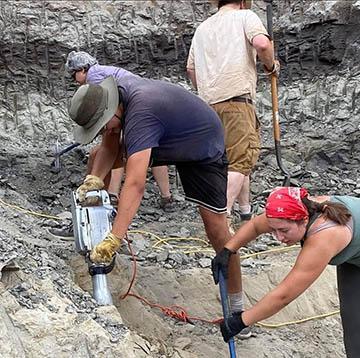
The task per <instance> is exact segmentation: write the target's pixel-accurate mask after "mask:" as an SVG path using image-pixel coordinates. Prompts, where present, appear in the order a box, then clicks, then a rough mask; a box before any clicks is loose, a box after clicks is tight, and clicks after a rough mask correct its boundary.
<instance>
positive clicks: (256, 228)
mask: <svg viewBox="0 0 360 358" xmlns="http://www.w3.org/2000/svg"><path fill="white" fill-rule="evenodd" d="M267 232H271V229H270V227H269V225H268V223H267V219H266V216H265V214H261V215H258V216H256V217H254V218H253V219H251V220H250V221H249V222H247V223H246V224H244V225H243V226H241V228H240V229H239V230H238V231H237V232H236V234H235V235H234V236H233V237H232V238H231V239H230V240H229V241H228V242H227V243H226V245H225V247H226V248H228V249H229V250H231V251H236V250H238V249H239V248H240V247H243V246H245V245H246V244H247V243H249V242H250V241H253V240H255V239H256V238H257V237H258V236H259V235H261V234H264V233H267Z"/></svg>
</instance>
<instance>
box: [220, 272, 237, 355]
mask: <svg viewBox="0 0 360 358" xmlns="http://www.w3.org/2000/svg"><path fill="white" fill-rule="evenodd" d="M219 288H220V297H221V305H222V310H223V315H224V319H226V318H227V317H229V315H230V306H229V301H228V295H227V283H226V280H225V278H224V276H223V274H222V272H221V270H220V269H219ZM228 344H229V351H230V358H236V351H235V341H234V338H230V340H229V342H228Z"/></svg>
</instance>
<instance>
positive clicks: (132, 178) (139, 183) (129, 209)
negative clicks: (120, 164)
mask: <svg viewBox="0 0 360 358" xmlns="http://www.w3.org/2000/svg"><path fill="white" fill-rule="evenodd" d="M150 155H151V148H150V149H145V150H143V151H141V152H138V153H135V154H133V155H131V156H130V158H129V159H128V160H127V162H126V178H125V183H124V186H123V188H122V190H121V194H120V199H119V204H118V212H117V215H116V218H115V222H114V225H113V229H112V233H113V234H114V235H116V236H117V237H119V238H122V237H124V235H125V233H126V231H127V230H128V227H129V225H130V223H131V220H132V219H133V217H134V216H135V214H136V212H137V210H138V208H139V206H140V202H141V199H142V197H143V194H144V188H145V182H146V174H147V168H148V165H149V161H150Z"/></svg>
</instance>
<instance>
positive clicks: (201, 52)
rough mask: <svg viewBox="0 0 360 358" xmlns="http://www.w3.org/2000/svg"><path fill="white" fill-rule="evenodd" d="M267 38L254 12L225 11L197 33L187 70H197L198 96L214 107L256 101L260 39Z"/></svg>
mask: <svg viewBox="0 0 360 358" xmlns="http://www.w3.org/2000/svg"><path fill="white" fill-rule="evenodd" d="M260 34H262V35H265V36H268V33H267V31H266V29H265V27H264V25H263V24H262V22H261V20H260V18H259V17H258V16H257V15H256V14H255V13H254V12H253V11H251V10H235V9H229V8H224V7H222V8H221V9H220V10H219V11H218V12H217V13H216V14H215V15H213V16H211V17H210V18H208V19H207V20H205V21H204V22H203V23H201V24H200V25H199V27H198V28H197V29H196V31H195V34H194V37H193V39H192V43H191V47H190V52H189V57H188V61H187V68H188V69H191V70H195V73H196V82H197V87H198V92H199V95H200V97H201V98H203V99H204V100H205V101H206V102H207V103H209V104H213V103H218V102H221V101H224V100H226V99H229V98H231V97H235V96H240V95H244V94H248V95H250V97H251V98H252V99H255V92H256V78H257V75H256V50H255V48H254V47H253V46H252V45H251V43H252V40H253V38H254V37H255V36H257V35H260Z"/></svg>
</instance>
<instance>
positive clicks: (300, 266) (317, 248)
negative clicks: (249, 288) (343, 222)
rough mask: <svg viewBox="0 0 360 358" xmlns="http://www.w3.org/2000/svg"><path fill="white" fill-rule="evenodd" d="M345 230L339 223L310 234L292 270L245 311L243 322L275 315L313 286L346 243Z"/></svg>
mask: <svg viewBox="0 0 360 358" xmlns="http://www.w3.org/2000/svg"><path fill="white" fill-rule="evenodd" d="M344 230H345V231H344ZM346 230H347V229H346V228H344V227H336V228H334V229H328V230H325V231H323V232H319V233H317V234H315V235H313V236H311V237H309V238H307V239H306V241H305V244H304V247H303V248H302V250H301V252H300V254H299V256H298V258H297V260H296V263H295V265H294V267H293V268H292V270H291V271H290V272H289V274H288V275H287V276H286V277H285V278H284V280H283V281H282V282H281V283H280V284H279V285H278V286H277V287H276V288H275V289H274V290H272V291H271V292H269V293H268V294H267V295H265V296H264V297H263V298H262V299H261V300H260V301H259V302H258V303H257V304H256V305H254V306H253V307H252V308H250V309H249V310H247V311H245V312H244V314H243V316H242V318H243V320H244V323H245V324H247V325H250V324H253V323H255V322H258V321H261V320H263V319H266V318H268V317H270V316H272V315H274V314H275V313H277V312H279V311H280V310H281V309H282V308H284V307H285V306H286V305H288V304H289V303H290V302H292V301H293V300H294V299H295V298H297V297H298V296H299V295H301V294H302V293H303V292H304V291H305V290H306V289H307V288H308V287H310V285H311V284H312V283H313V282H314V281H315V280H316V279H317V278H318V277H319V276H320V274H321V273H322V272H323V271H324V269H325V268H326V266H327V264H328V263H329V261H330V260H331V258H332V257H334V256H335V255H336V254H337V253H338V252H339V250H340V251H341V250H342V249H343V248H344V247H345V246H346V245H347V243H346V242H347V240H348V233H347V232H346ZM346 237H347V238H346ZM344 239H345V241H344ZM339 240H340V241H342V245H341V246H339V243H338V242H339Z"/></svg>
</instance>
